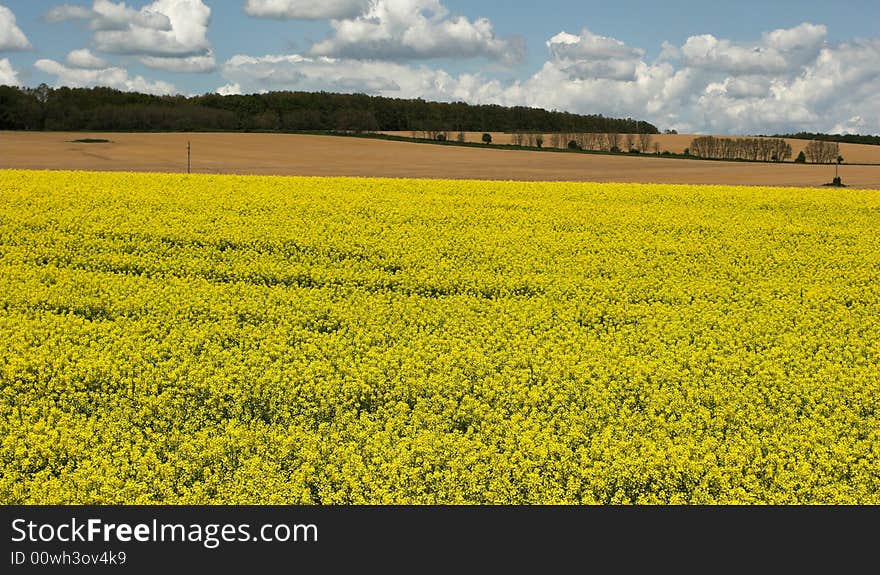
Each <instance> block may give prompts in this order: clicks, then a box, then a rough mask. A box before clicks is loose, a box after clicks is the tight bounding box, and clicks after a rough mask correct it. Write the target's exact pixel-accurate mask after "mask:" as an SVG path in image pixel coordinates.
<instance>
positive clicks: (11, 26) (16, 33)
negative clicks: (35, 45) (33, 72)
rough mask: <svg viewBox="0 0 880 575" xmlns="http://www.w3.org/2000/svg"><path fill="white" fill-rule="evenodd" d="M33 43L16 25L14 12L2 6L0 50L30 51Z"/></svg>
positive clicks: (0, 13)
mask: <svg viewBox="0 0 880 575" xmlns="http://www.w3.org/2000/svg"><path fill="white" fill-rule="evenodd" d="M30 48H31V43H30V42H29V41H28V39H27V36H25V35H24V32H22V31H21V28H19V27H18V24H16V23H15V14H13V12H12V10H10V9H9V8H7V7H6V6H4V5H3V4H0V50H29V49H30Z"/></svg>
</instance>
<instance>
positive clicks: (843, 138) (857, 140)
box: [774, 132, 880, 146]
mask: <svg viewBox="0 0 880 575" xmlns="http://www.w3.org/2000/svg"><path fill="white" fill-rule="evenodd" d="M774 138H791V139H794V140H820V141H824V142H838V143H841V144H869V145H872V146H880V136H869V135H862V134H819V133H811V132H798V133H797V134H777V135H775V136H774Z"/></svg>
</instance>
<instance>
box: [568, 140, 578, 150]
mask: <svg viewBox="0 0 880 575" xmlns="http://www.w3.org/2000/svg"><path fill="white" fill-rule="evenodd" d="M568 149H569V150H580V149H581V146H580V144H578V143H577V142H576V141H575V140H570V141H569V142H568Z"/></svg>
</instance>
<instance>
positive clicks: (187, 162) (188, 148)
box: [186, 141, 190, 174]
mask: <svg viewBox="0 0 880 575" xmlns="http://www.w3.org/2000/svg"><path fill="white" fill-rule="evenodd" d="M189 150H190V145H189V141H187V143H186V173H187V174H188V173H190V151H189Z"/></svg>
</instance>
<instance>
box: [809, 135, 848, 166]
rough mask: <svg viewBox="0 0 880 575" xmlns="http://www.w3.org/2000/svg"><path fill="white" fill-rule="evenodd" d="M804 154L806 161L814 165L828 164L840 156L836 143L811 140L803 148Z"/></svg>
mask: <svg viewBox="0 0 880 575" xmlns="http://www.w3.org/2000/svg"><path fill="white" fill-rule="evenodd" d="M804 153H805V154H806V156H807V160H808V161H810V162H813V163H814V164H830V163H832V162H834V161H835V160H836V159H837V156H838V155H839V154H840V146H839V145H838V144H837V142H823V141H821V140H811V141H810V142H809V143H808V144H807V145H806V147H804Z"/></svg>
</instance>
